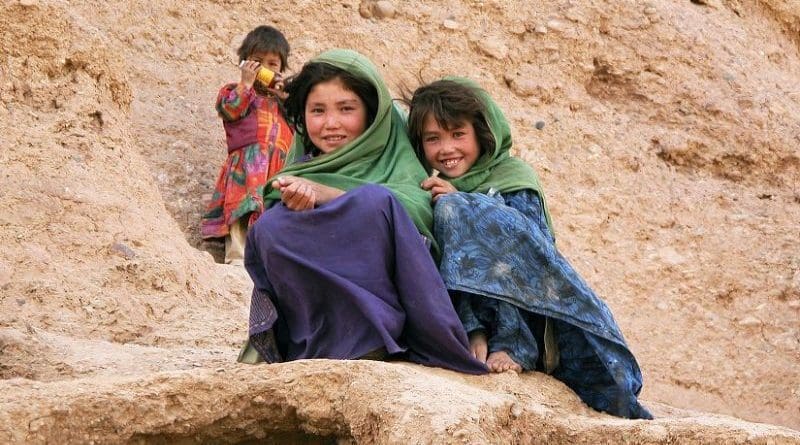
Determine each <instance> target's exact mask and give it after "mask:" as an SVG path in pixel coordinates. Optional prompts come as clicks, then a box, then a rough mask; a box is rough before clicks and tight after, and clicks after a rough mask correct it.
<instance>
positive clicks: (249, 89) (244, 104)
mask: <svg viewBox="0 0 800 445" xmlns="http://www.w3.org/2000/svg"><path fill="white" fill-rule="evenodd" d="M260 67H261V64H260V63H258V62H255V61H252V60H245V61H243V62H242V63H241V65H240V67H239V70H240V71H241V79H240V80H239V83H238V84H236V85H234V84H229V85H225V86H224V87H222V89H221V90H220V91H219V95H217V113H219V115H220V117H222V120H224V121H228V122H230V121H236V120H239V119H241V118H243V117H245V116H247V113H248V111H249V110H250V103H251V102H252V101H253V99H254V98H255V95H256V92H255V90H253V83H254V82H255V81H256V73H258V69H259V68H260Z"/></svg>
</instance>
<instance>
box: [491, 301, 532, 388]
mask: <svg viewBox="0 0 800 445" xmlns="http://www.w3.org/2000/svg"><path fill="white" fill-rule="evenodd" d="M492 303H493V306H494V307H495V320H494V326H493V329H492V335H491V336H490V337H489V356H488V358H487V359H486V366H488V367H489V370H491V371H494V372H505V371H515V372H522V371H523V370H525V371H530V370H533V369H536V361H537V359H538V358H539V346H538V344H537V342H536V337H535V335H534V333H533V332H532V331H531V329H530V327H529V326H528V323H527V322H526V320H525V318H524V317H523V316H522V313H521V312H520V310H519V309H517V307H516V306H514V305H512V304H509V303H506V302H504V301H499V300H492Z"/></svg>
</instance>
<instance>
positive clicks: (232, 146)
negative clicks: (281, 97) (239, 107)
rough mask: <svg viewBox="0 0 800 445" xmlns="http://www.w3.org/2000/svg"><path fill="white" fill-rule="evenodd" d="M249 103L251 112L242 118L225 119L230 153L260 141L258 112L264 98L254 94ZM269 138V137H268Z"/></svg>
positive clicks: (226, 137) (226, 139)
mask: <svg viewBox="0 0 800 445" xmlns="http://www.w3.org/2000/svg"><path fill="white" fill-rule="evenodd" d="M252 96H253V97H252V98H251V99H250V105H249V108H250V110H249V113H248V114H247V116H244V117H243V118H241V119H238V120H234V121H223V122H222V126H223V127H224V128H225V141H226V143H227V144H228V153H230V152H233V151H236V150H238V149H240V148H242V147H246V146H248V145H253V144H257V143H259V138H258V113H257V112H256V110H258V109H259V107H260V104H261V101H263V100H264V98H262V97H259V96H258V95H256V94H254V93H253V94H252ZM266 140H269V139H266Z"/></svg>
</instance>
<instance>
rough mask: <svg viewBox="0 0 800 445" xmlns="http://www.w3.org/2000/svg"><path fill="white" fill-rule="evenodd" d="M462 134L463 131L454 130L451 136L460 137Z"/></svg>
mask: <svg viewBox="0 0 800 445" xmlns="http://www.w3.org/2000/svg"><path fill="white" fill-rule="evenodd" d="M462 136H464V132H463V131H456V132H455V133H453V137H456V138H460V137H462Z"/></svg>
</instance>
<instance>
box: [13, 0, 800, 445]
mask: <svg viewBox="0 0 800 445" xmlns="http://www.w3.org/2000/svg"><path fill="white" fill-rule="evenodd" d="M375 3H381V4H382V7H384V9H383V11H388V10H390V9H391V10H392V11H393V12H392V14H384V13H381V14H373V13H370V14H362V12H363V11H365V10H366V9H367V8H368V9H369V10H370V11H374V6H375ZM375 3H372V2H369V4H368V5H366V6H365V5H364V4H362V3H361V2H359V1H356V0H354V1H340V2H334V1H328V0H322V1H315V2H307V1H302V2H286V1H281V0H277V1H273V2H267V3H265V2H253V1H245V0H230V1H198V2H191V3H190V2H178V1H170V0H166V1H163V2H146V1H141V0H127V1H125V2H110V3H109V2H99V1H84V2H66V1H63V0H62V1H58V0H52V1H48V0H38V1H36V0H22V1H18V0H5V1H3V2H2V3H1V4H0V5H1V6H0V190H2V199H0V246H2V248H1V249H0V378H2V380H0V442H2V443H15V442H16V443H23V442H29V443H53V442H58V443H90V442H92V441H94V443H174V442H182V443H195V442H197V443H201V442H219V443H237V442H241V443H257V442H258V441H261V442H264V443H292V442H298V443H299V442H303V441H316V442H319V443H328V442H331V441H337V440H338V441H339V442H342V443H347V442H358V443H370V442H373V441H380V442H390V443H393V442H397V443H402V442H408V441H411V442H439V441H441V442H454V443H468V442H469V443H475V442H477V443H484V442H485V443H503V442H516V443H529V442H531V441H536V440H541V441H546V442H549V443H619V442H625V441H627V442H631V443H686V442H698V443H699V442H702V443H800V432H798V430H799V429H800V372H798V371H797V370H798V367H799V366H800V223H798V221H800V148H799V147H800V118H798V116H800V5H798V4H797V2H791V1H778V0H752V1H745V0H715V1H705V2H692V1H688V0H686V1H683V2H656V1H652V2H641V1H621V2H620V1H617V2H611V1H599V0H571V1H554V2H538V1H534V2H530V1H502V2H501V1H493V0H486V1H481V0H459V1H455V0H448V1H442V2H433V3H432V2H422V1H418V0H409V1H404V2H399V1H394V2H383V1H382V2H375ZM262 23H268V24H274V25H276V26H278V27H279V28H281V29H282V30H284V32H285V33H286V34H287V37H288V38H289V40H290V42H291V44H292V47H293V53H292V55H291V57H290V68H291V69H293V70H297V69H299V67H300V66H301V65H302V62H303V61H304V60H306V59H307V58H308V57H311V56H313V55H315V54H317V53H318V52H320V51H322V50H325V49H328V48H331V47H352V48H354V49H357V50H359V51H361V52H363V53H364V54H366V55H368V56H369V57H370V58H371V59H372V60H373V61H374V62H375V63H376V64H377V65H378V66H379V68H380V69H381V71H382V73H383V75H384V76H385V78H386V80H387V82H388V83H389V85H390V86H391V87H392V88H393V90H394V91H395V92H398V93H399V91H400V88H401V86H403V85H405V86H408V87H414V86H415V85H416V84H417V82H418V79H419V78H420V77H421V78H422V79H424V80H433V79H435V78H437V77H439V76H441V75H446V74H460V75H468V76H470V77H473V78H475V79H476V80H478V81H479V82H480V83H481V84H482V85H483V86H485V87H486V88H487V89H488V90H489V91H490V92H491V93H492V94H493V95H494V96H495V97H496V98H497V100H498V102H499V103H500V104H501V105H502V106H503V108H504V109H505V111H506V113H507V115H508V116H509V118H510V120H511V123H512V125H513V127H514V135H515V140H516V141H517V147H518V153H517V154H518V155H519V156H521V157H522V158H524V159H525V160H527V161H528V162H530V163H531V164H532V165H533V166H534V167H536V168H537V169H538V170H539V172H540V174H541V176H542V180H543V183H544V185H545V189H546V191H547V192H548V198H549V200H550V203H551V209H552V211H553V217H554V221H555V227H556V232H557V235H558V238H559V245H560V247H561V249H562V251H563V252H564V253H565V255H566V256H567V257H568V258H570V259H571V260H572V262H573V264H574V265H575V266H576V268H577V269H578V270H579V271H580V272H581V273H582V274H583V276H584V277H585V278H586V279H587V281H589V282H590V283H591V284H592V286H593V287H594V288H595V290H596V291H597V292H598V294H599V295H601V296H602V297H603V298H604V299H605V300H606V301H607V302H608V303H609V305H610V306H611V308H612V309H613V311H614V313H615V316H616V318H617V320H618V322H619V324H620V326H621V327H622V330H623V332H624V333H625V335H626V337H627V339H628V342H629V343H630V346H631V348H632V349H633V350H634V352H635V353H636V355H637V357H638V359H639V361H640V364H641V366H642V370H643V372H644V377H645V387H644V391H643V393H642V399H643V401H644V403H645V404H647V405H648V406H650V407H651V408H652V409H653V411H654V413H655V414H656V415H657V416H658V420H656V421H654V422H641V421H639V422H631V421H624V420H620V419H615V418H612V417H609V416H606V415H602V414H598V413H595V412H593V411H591V410H590V409H588V408H586V407H585V406H584V405H582V404H581V403H580V401H579V400H578V399H577V398H576V397H575V396H574V395H573V394H572V393H571V392H570V391H569V390H568V389H566V388H565V387H564V386H563V385H561V384H560V383H559V382H557V381H554V380H553V379H550V378H548V377H546V376H543V375H539V374H531V375H523V376H520V377H516V376H513V375H505V374H504V375H495V376H486V377H468V376H461V375H457V374H454V373H450V372H446V371H441V370H432V369H427V368H423V367H419V366H414V365H408V364H386V363H372V362H358V363H342V362H330V361H310V362H297V363H287V364H278V365H269V366H257V367H246V366H241V365H236V364H234V363H233V362H234V359H235V355H236V350H237V346H238V345H239V344H240V342H241V341H242V339H243V338H244V336H245V331H246V320H247V305H248V298H249V291H250V283H249V279H248V278H247V276H246V274H245V273H244V272H243V271H242V270H241V269H237V268H234V267H230V266H224V265H219V264H216V263H215V261H214V259H215V258H217V259H219V254H220V252H221V249H220V246H219V245H218V244H213V243H203V242H201V241H200V239H199V236H198V221H199V217H200V215H201V214H202V212H203V204H202V202H201V197H202V195H203V194H205V193H209V192H210V191H211V189H212V187H213V182H214V180H215V178H216V175H217V169H218V168H219V165H220V164H221V162H222V160H223V159H224V156H225V150H224V148H223V147H224V145H223V132H222V128H221V125H220V123H219V121H218V119H217V118H216V116H215V115H214V111H213V107H212V103H213V100H214V96H215V94H216V90H217V88H218V87H219V85H221V84H222V83H223V82H226V81H230V80H233V79H235V77H236V70H235V67H234V61H235V49H236V47H237V46H238V44H239V42H240V41H241V39H242V37H243V36H244V34H245V33H246V32H247V31H248V30H249V29H251V28H252V27H254V26H256V25H258V24H262ZM752 422H758V423H752ZM764 423H765V424H771V425H773V426H770V425H764Z"/></svg>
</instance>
